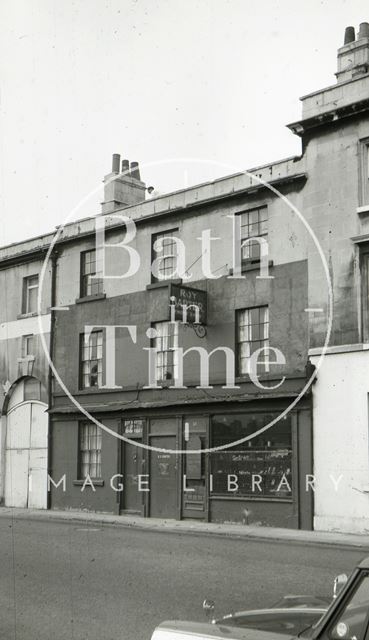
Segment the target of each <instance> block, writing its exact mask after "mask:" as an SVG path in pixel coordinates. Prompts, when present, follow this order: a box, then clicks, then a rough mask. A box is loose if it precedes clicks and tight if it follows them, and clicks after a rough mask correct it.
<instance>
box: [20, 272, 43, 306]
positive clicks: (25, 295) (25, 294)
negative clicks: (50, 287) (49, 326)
mask: <svg viewBox="0 0 369 640" xmlns="http://www.w3.org/2000/svg"><path fill="white" fill-rule="evenodd" d="M33 278H37V285H34V286H29V282H30V281H31V280H32V279H33ZM39 286H40V278H39V274H38V273H33V274H32V275H29V276H25V277H24V278H23V283H22V314H28V313H36V312H37V298H38V288H39ZM30 289H37V295H36V304H35V308H34V309H30V308H29V291H30Z"/></svg>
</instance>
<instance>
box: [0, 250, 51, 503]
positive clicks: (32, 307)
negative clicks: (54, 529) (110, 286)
mask: <svg viewBox="0 0 369 640" xmlns="http://www.w3.org/2000/svg"><path fill="white" fill-rule="evenodd" d="M42 244H43V242H42V239H36V240H34V241H27V242H24V243H19V244H15V245H11V246H9V247H5V248H4V249H0V281H1V285H0V286H1V292H2V304H1V310H0V314H1V319H0V379H1V388H0V406H1V437H0V501H1V503H2V504H4V505H5V506H9V507H33V508H46V507H47V472H48V446H49V443H48V413H47V409H48V405H49V376H48V363H47V359H46V357H45V351H44V349H43V347H42V343H41V338H40V335H41V334H42V336H43V338H44V340H45V343H46V344H47V345H48V344H49V337H50V300H51V270H50V268H48V269H47V270H46V272H45V277H44V286H43V295H42V296H41V297H40V298H41V299H40V309H39V310H38V298H39V290H40V274H41V268H42V264H43V261H44V257H45V251H44V250H43V249H42ZM38 311H40V313H38Z"/></svg>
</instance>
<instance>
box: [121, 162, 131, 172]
mask: <svg viewBox="0 0 369 640" xmlns="http://www.w3.org/2000/svg"><path fill="white" fill-rule="evenodd" d="M122 173H124V174H125V175H128V174H129V160H122Z"/></svg>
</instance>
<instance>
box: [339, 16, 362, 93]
mask: <svg viewBox="0 0 369 640" xmlns="http://www.w3.org/2000/svg"><path fill="white" fill-rule="evenodd" d="M368 71H369V24H368V22H362V23H361V24H360V26H359V31H358V34H357V38H356V39H355V29H354V27H346V29H345V38H344V45H343V47H341V48H340V49H338V69H337V73H336V77H337V82H338V83H341V82H347V81H348V80H354V79H355V78H357V77H358V76H362V75H364V74H366V73H368Z"/></svg>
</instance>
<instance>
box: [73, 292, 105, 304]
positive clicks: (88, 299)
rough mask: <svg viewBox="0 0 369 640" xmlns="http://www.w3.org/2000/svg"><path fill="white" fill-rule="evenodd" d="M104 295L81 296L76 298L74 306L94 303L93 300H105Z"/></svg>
mask: <svg viewBox="0 0 369 640" xmlns="http://www.w3.org/2000/svg"><path fill="white" fill-rule="evenodd" d="M105 298H106V293H96V294H95V295H93V296H83V297H82V298H76V304H82V303H83V302H94V301H95V300H105Z"/></svg>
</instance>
